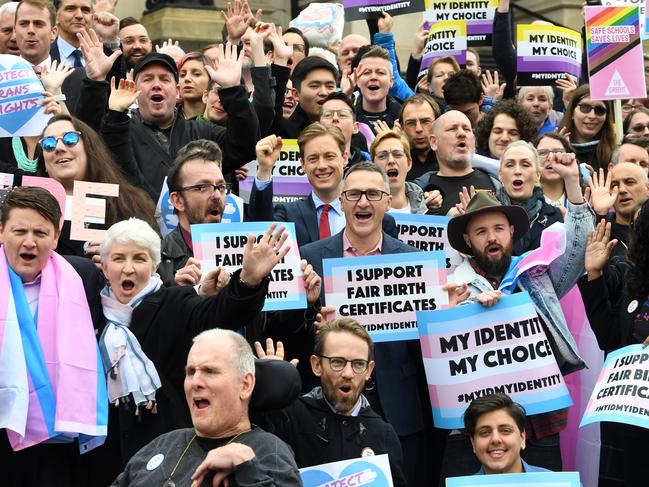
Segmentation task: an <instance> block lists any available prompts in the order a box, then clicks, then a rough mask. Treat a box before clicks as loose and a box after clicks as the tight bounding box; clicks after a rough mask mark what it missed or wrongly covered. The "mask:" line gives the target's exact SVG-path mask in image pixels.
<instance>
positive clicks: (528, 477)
mask: <svg viewBox="0 0 649 487" xmlns="http://www.w3.org/2000/svg"><path fill="white" fill-rule="evenodd" d="M519 485H525V486H531V487H534V486H537V487H581V483H580V481H579V473H578V472H526V473H503V474H499V475H471V476H469V477H449V478H447V479H446V487H505V486H511V487H518V486H519Z"/></svg>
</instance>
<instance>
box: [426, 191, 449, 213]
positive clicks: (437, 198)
mask: <svg viewBox="0 0 649 487" xmlns="http://www.w3.org/2000/svg"><path fill="white" fill-rule="evenodd" d="M443 201H444V197H443V196H442V193H440V192H439V190H437V189H434V190H432V191H426V192H425V193H424V203H426V206H427V207H428V208H431V209H437V208H441V207H442V202H443Z"/></svg>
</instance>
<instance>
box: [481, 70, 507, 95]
mask: <svg viewBox="0 0 649 487" xmlns="http://www.w3.org/2000/svg"><path fill="white" fill-rule="evenodd" d="M505 86H507V83H502V84H501V83H500V79H499V78H498V71H494V72H493V74H491V71H489V70H488V69H485V71H484V73H483V74H482V91H483V92H484V94H485V95H486V96H490V97H491V98H495V99H496V100H499V101H500V100H502V98H503V93H505Z"/></svg>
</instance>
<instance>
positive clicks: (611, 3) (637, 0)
mask: <svg viewBox="0 0 649 487" xmlns="http://www.w3.org/2000/svg"><path fill="white" fill-rule="evenodd" d="M602 5H604V6H605V7H638V12H639V13H640V37H642V38H643V39H647V38H649V35H647V34H648V33H647V31H646V25H647V14H646V4H645V0H602Z"/></svg>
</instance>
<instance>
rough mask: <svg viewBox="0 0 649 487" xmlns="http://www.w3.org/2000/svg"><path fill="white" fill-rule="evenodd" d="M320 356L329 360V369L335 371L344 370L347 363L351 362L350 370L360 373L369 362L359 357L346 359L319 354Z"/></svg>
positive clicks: (365, 368)
mask: <svg viewBox="0 0 649 487" xmlns="http://www.w3.org/2000/svg"><path fill="white" fill-rule="evenodd" d="M320 358H326V359H327V360H329V367H331V370H333V371H335V372H340V371H341V370H344V368H345V367H347V364H348V363H349V364H352V370H353V371H354V373H356V374H362V373H363V372H365V371H366V370H367V367H368V366H369V364H370V363H369V361H367V360H363V359H360V358H357V359H354V360H347V359H346V358H343V357H327V356H326V355H320Z"/></svg>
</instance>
